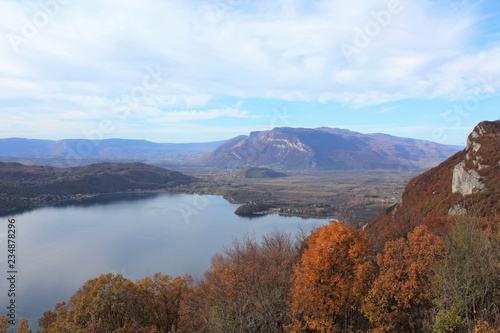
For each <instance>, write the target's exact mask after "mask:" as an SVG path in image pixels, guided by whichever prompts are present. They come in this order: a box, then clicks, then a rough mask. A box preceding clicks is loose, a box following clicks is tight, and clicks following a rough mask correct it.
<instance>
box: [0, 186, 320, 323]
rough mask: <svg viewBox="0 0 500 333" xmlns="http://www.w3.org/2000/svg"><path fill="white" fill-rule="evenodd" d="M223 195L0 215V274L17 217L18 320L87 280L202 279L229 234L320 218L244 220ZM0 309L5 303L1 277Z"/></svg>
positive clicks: (98, 202) (132, 199)
mask: <svg viewBox="0 0 500 333" xmlns="http://www.w3.org/2000/svg"><path fill="white" fill-rule="evenodd" d="M237 207H238V205H234V204H230V203H228V202H227V201H226V200H225V199H223V198H222V197H218V196H199V195H187V194H160V195H149V196H140V197H139V196H122V197H120V198H116V197H114V198H112V200H111V198H109V197H108V198H106V197H103V198H99V199H92V200H89V201H86V202H84V203H78V204H72V205H66V206H60V207H47V208H40V209H36V210H33V211H31V212H25V213H19V214H13V215H11V216H3V217H0V219H1V220H3V222H2V224H1V225H2V227H1V229H0V246H1V249H0V254H1V255H2V257H1V258H0V268H1V271H2V273H6V272H7V270H8V269H7V267H6V265H7V252H6V250H7V245H6V243H7V240H6V239H7V238H6V235H7V221H8V219H12V218H14V219H15V220H16V228H17V229H16V231H17V234H16V246H17V248H16V251H17V261H18V262H17V267H16V268H17V272H18V274H17V281H16V289H17V293H16V296H17V298H16V304H17V318H18V319H20V318H22V317H27V318H30V324H35V323H36V320H37V319H38V318H39V317H40V316H41V315H42V314H43V311H45V310H52V309H53V308H54V305H55V304H56V303H57V302H61V301H66V300H67V299H68V298H69V297H70V296H71V295H72V294H73V293H74V292H75V291H76V290H78V288H79V287H80V286H81V285H82V284H83V283H84V282H85V281H87V280H88V279H91V278H94V277H97V276H99V275H100V274H103V273H108V272H112V273H120V274H123V275H124V276H125V277H127V278H129V279H131V280H133V281H135V280H136V279H140V278H143V277H145V276H149V275H152V274H154V273H155V272H162V273H164V274H169V275H172V276H175V275H184V274H191V275H193V276H195V277H202V276H203V272H204V271H205V270H206V269H208V268H209V265H210V258H211V257H212V255H213V254H215V253H216V252H219V251H220V250H221V248H222V247H223V246H226V245H230V244H231V242H232V240H233V239H234V238H235V237H239V238H241V237H243V236H245V235H255V236H256V237H257V238H260V235H262V234H264V233H267V232H270V231H273V230H284V231H288V232H290V233H292V234H296V233H297V232H298V230H299V226H301V227H302V228H303V229H305V230H310V229H312V228H313V227H317V226H320V225H322V224H325V223H327V222H328V221H327V220H318V219H302V218H298V217H282V216H278V215H269V216H263V217H258V218H244V217H239V216H237V215H235V214H234V210H235V209H236V208H237ZM2 280H3V281H2V283H1V284H0V286H1V291H0V293H1V295H0V300H1V302H0V303H1V304H0V306H1V308H2V309H3V310H2V311H1V312H0V314H5V313H4V312H6V306H7V302H8V297H7V290H6V288H5V287H6V278H2Z"/></svg>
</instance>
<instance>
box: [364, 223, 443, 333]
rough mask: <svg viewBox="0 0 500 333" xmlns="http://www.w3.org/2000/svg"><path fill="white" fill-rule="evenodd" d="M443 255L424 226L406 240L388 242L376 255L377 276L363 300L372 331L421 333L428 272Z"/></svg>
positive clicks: (436, 239)
mask: <svg viewBox="0 0 500 333" xmlns="http://www.w3.org/2000/svg"><path fill="white" fill-rule="evenodd" d="M442 255H443V245H442V241H441V239H440V238H439V237H438V236H435V235H434V234H432V233H430V232H429V231H428V230H427V227H425V226H418V227H416V228H415V229H414V231H413V232H411V233H410V234H408V239H404V238H399V239H397V240H394V241H388V242H387V243H386V244H385V247H384V252H383V253H382V254H379V255H378V256H377V265H378V269H379V274H378V275H377V277H376V279H375V281H374V282H373V286H372V288H371V289H370V291H369V293H368V296H367V297H366V299H365V303H364V306H363V312H364V313H365V315H366V316H367V317H368V318H369V319H370V321H371V323H372V324H373V325H374V327H375V328H374V329H373V332H377V333H382V332H390V333H399V332H406V333H412V332H422V331H423V329H424V326H425V318H426V317H427V315H428V311H429V310H430V309H431V308H432V299H433V294H432V293H431V281H430V271H431V268H432V267H433V265H434V263H435V262H436V260H438V259H440V258H441V257H442Z"/></svg>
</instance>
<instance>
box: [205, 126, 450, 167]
mask: <svg viewBox="0 0 500 333" xmlns="http://www.w3.org/2000/svg"><path fill="white" fill-rule="evenodd" d="M458 150H459V149H458V148H457V147H455V146H447V145H441V144H438V143H434V142H429V141H424V140H415V139H408V138H401V137H394V136H390V135H386V134H361V133H357V132H352V131H349V130H342V129H333V128H326V127H322V128H316V129H308V128H288V127H282V128H274V129H272V130H269V131H260V132H252V133H250V135H246V136H245V135H243V136H238V137H235V138H233V139H230V140H228V141H227V142H225V143H223V144H221V145H220V146H219V147H217V148H216V149H215V150H214V151H212V152H210V153H208V154H205V155H204V156H202V158H201V159H200V162H201V163H203V164H205V165H207V166H211V167H217V168H227V169H238V168H243V167H246V166H252V167H268V168H273V169H283V170H300V169H303V170H304V169H318V170H348V169H360V170H363V169H365V170H367V169H400V168H411V169H419V168H429V167H432V166H435V165H437V164H438V163H439V162H441V161H443V160H444V159H446V158H448V157H449V156H451V155H452V154H454V153H455V152H457V151H458Z"/></svg>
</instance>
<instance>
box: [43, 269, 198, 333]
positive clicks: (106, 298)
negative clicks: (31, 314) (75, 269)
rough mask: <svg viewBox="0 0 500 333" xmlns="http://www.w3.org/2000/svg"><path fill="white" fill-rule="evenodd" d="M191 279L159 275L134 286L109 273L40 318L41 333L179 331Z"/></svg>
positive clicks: (88, 284) (90, 281)
mask: <svg viewBox="0 0 500 333" xmlns="http://www.w3.org/2000/svg"><path fill="white" fill-rule="evenodd" d="M190 283H191V278H190V277H189V276H185V277H177V278H174V279H171V278H170V277H168V276H167V275H161V274H155V275H154V277H153V278H145V279H143V280H140V281H137V282H136V283H133V282H132V281H130V280H128V279H126V278H125V277H123V276H122V275H120V274H118V275H113V274H106V275H101V276H99V277H98V278H95V279H92V280H89V281H87V282H86V283H85V284H84V285H83V286H82V288H80V290H78V291H77V292H76V293H75V294H74V295H73V296H71V298H70V299H69V301H68V303H59V304H57V305H56V307H55V309H54V311H46V312H45V313H44V314H43V317H42V318H40V319H39V321H38V325H39V326H40V328H41V331H40V333H63V332H64V333H66V332H71V333H80V332H81V333H83V332H85V333H89V332H114V333H125V332H144V333H156V332H159V333H166V332H170V331H171V329H173V330H175V328H176V326H177V321H178V307H179V304H180V299H181V298H182V293H183V292H184V291H185V290H187V288H188V285H189V284H190Z"/></svg>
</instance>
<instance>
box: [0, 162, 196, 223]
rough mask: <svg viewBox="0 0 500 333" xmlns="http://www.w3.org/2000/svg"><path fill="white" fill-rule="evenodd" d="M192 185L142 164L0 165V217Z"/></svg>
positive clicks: (180, 176)
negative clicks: (72, 202)
mask: <svg viewBox="0 0 500 333" xmlns="http://www.w3.org/2000/svg"><path fill="white" fill-rule="evenodd" d="M195 181H197V179H196V178H194V177H191V176H187V175H185V174H183V173H180V172H177V171H171V170H168V169H163V168H159V167H154V166H151V165H147V164H142V163H131V164H120V163H99V164H92V165H89V166H84V167H71V168H55V167H51V166H25V165H22V164H19V163H3V162H0V213H2V212H5V211H10V210H16V209H25V208H32V207H37V206H44V205H49V204H55V203H58V202H61V201H65V200H72V199H77V198H81V197H85V196H89V195H95V194H107V193H117V192H130V191H151V190H160V189H166V188H177V187H182V186H187V185H189V184H191V183H193V182H195Z"/></svg>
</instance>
